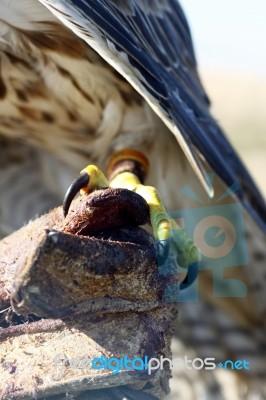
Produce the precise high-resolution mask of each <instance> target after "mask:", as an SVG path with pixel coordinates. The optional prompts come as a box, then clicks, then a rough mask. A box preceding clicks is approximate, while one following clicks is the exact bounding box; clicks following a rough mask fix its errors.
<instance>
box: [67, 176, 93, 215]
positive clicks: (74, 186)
mask: <svg viewBox="0 0 266 400" xmlns="http://www.w3.org/2000/svg"><path fill="white" fill-rule="evenodd" d="M89 181H90V176H89V174H88V173H87V172H83V173H82V174H80V176H79V177H78V178H76V179H75V180H74V181H73V182H72V183H71V185H70V186H69V188H68V190H67V192H66V194H65V197H64V201H63V212H64V217H66V216H67V213H68V210H69V207H70V205H71V203H72V200H73V199H74V197H75V196H76V194H77V193H78V192H79V191H80V190H81V189H82V188H84V186H86V185H88V184H89Z"/></svg>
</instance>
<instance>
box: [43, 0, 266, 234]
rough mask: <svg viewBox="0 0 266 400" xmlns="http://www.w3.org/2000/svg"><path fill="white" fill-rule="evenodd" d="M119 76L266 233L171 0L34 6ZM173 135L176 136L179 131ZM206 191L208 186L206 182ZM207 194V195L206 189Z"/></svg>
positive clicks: (54, 1)
mask: <svg viewBox="0 0 266 400" xmlns="http://www.w3.org/2000/svg"><path fill="white" fill-rule="evenodd" d="M40 1H41V3H43V4H44V5H46V6H48V7H49V9H50V10H51V11H52V12H53V13H54V14H55V15H56V16H57V17H58V18H59V19H60V20H61V21H62V22H63V23H64V24H65V25H67V26H68V27H70V29H72V30H73V31H74V32H75V33H76V34H77V35H79V36H80V37H82V38H83V39H84V40H85V41H86V42H87V43H88V44H89V45H90V46H92V47H93V48H94V49H95V50H96V51H97V52H98V53H99V54H100V55H101V56H102V57H103V58H104V59H105V60H106V61H107V62H109V63H110V64H111V65H112V66H113V67H114V68H115V69H117V70H118V71H119V72H120V73H121V74H122V75H123V76H124V77H125V78H126V79H127V80H128V81H129V82H130V83H131V84H132V85H133V86H134V88H135V89H136V90H137V91H138V92H139V93H140V94H142V96H143V97H144V98H145V99H146V100H147V101H148V102H149V104H150V105H151V107H152V108H153V109H154V111H155V112H156V113H157V114H158V115H159V116H160V117H161V118H162V120H163V121H164V122H165V123H166V125H167V126H168V127H169V128H170V130H171V131H172V132H173V134H174V135H175V136H176V138H177V140H178V142H179V144H180V146H181V147H182V149H183V150H184V152H185V154H186V155H187V157H188V159H189V161H190V163H191V164H192V166H193V167H194V170H195V172H196V173H197V174H198V176H199V178H200V179H201V180H202V182H205V180H204V179H205V178H204V168H203V167H202V164H201V160H200V159H201V158H202V157H203V158H204V159H205V160H206V161H207V162H208V164H209V165H210V166H211V168H212V169H213V170H214V171H215V172H216V173H217V174H218V175H219V176H220V177H221V178H222V179H223V181H224V182H225V183H226V184H227V185H228V186H231V185H233V184H234V187H236V185H237V187H238V191H237V193H236V194H237V196H238V198H239V200H240V201H241V202H242V204H243V206H244V207H246V209H247V210H248V211H249V213H250V214H251V215H252V216H253V218H254V219H255V220H256V222H257V223H258V224H259V225H260V227H261V228H262V229H263V230H264V231H266V205H265V201H264V199H263V198H262V196H261V194H260V193H259V191H258V189H257V188H256V186H255V184H254V182H253V180H252V178H251V177H250V175H249V173H248V172H247V170H246V168H245V166H244V165H243V164H242V162H241V160H240V159H239V157H238V155H237V154H236V152H235V150H234V149H233V148H232V146H231V144H230V143H229V141H228V140H227V138H226V137H225V136H224V134H223V132H222V130H221V129H220V128H219V126H218V125H217V123H216V122H215V121H214V119H213V118H212V117H211V116H210V114H209V102H208V99H207V97H206V95H205V93H204V90H203V88H202V86H201V84H200V81H199V78H198V76H197V71H196V62H195V56H194V52H193V46H192V41H191V36H190V32H189V27H188V24H187V22H186V19H185V16H184V14H183V11H182V9H181V7H180V5H179V3H178V2H177V1H176V0H40ZM177 128H178V129H177ZM205 187H207V188H208V183H207V182H205ZM209 191H211V188H209Z"/></svg>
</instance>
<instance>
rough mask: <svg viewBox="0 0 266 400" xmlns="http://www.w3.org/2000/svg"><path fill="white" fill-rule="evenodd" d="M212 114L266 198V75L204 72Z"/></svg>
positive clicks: (215, 71) (222, 71) (205, 70)
mask: <svg viewBox="0 0 266 400" xmlns="http://www.w3.org/2000/svg"><path fill="white" fill-rule="evenodd" d="M201 76H202V80H203V84H204V86H205V88H206V90H207V93H208V94H209V97H210V99H211V101H212V105H213V106H212V114H213V115H214V116H215V118H216V119H217V121H219V123H220V125H221V126H222V127H223V128H224V130H225V132H226V133H227V135H228V137H229V138H230V140H231V142H232V143H233V145H234V146H235V148H236V149H237V150H238V152H239V153H240V155H241V157H242V159H243V160H244V162H245V164H246V165H247V166H248V168H249V171H250V172H251V174H252V176H253V177H254V179H255V180H256V182H257V184H258V186H259V187H260V188H261V190H262V191H263V193H264V196H266V75H265V77H262V76H256V75H248V74H244V73H237V72H232V71H225V70H220V71H219V70H217V69H216V70H211V69H204V70H202V71H201Z"/></svg>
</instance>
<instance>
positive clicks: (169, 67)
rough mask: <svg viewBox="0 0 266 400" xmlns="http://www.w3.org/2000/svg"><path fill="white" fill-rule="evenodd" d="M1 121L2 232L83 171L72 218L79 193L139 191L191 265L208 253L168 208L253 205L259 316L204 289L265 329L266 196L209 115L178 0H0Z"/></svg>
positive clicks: (241, 322) (159, 229) (165, 239)
mask: <svg viewBox="0 0 266 400" xmlns="http://www.w3.org/2000/svg"><path fill="white" fill-rule="evenodd" d="M0 122H1V127H0V140H1V143H2V153H3V154H4V153H5V154H9V153H10V154H11V156H12V157H11V158H12V163H13V164H12V165H11V167H10V168H5V165H4V166H3V171H4V172H5V174H3V178H1V180H0V187H1V192H2V193H3V194H1V196H2V198H3V206H2V215H3V217H2V221H1V222H0V225H1V230H2V231H3V232H5V231H6V232H8V229H9V227H7V229H6V226H7V225H8V224H9V220H8V221H7V220H6V219H5V215H10V210H13V212H12V220H13V221H15V224H17V225H19V223H21V222H22V220H23V221H25V220H26V219H27V218H31V217H32V216H33V212H35V211H36V212H43V211H44V210H45V209H47V208H48V205H49V206H50V205H51V204H50V203H52V204H56V203H57V202H58V201H59V199H60V198H62V197H63V195H64V192H65V190H66V188H67V186H68V185H69V183H70V182H71V180H72V179H73V177H74V176H75V174H76V173H77V172H78V171H80V170H81V175H80V176H79V177H78V178H77V179H75V180H74V182H73V183H72V185H71V186H70V188H69V190H68V191H67V194H66V196H65V200H64V213H65V215H66V214H67V212H68V209H69V207H70V205H71V201H72V199H73V197H74V196H75V195H76V193H77V192H78V191H79V190H81V192H82V193H88V192H90V191H92V190H95V189H98V188H105V187H108V186H111V187H124V188H127V189H130V190H133V191H136V192H137V193H139V194H140V195H142V196H143V197H144V198H145V199H146V201H147V203H148V205H149V207H150V216H151V225H152V229H153V233H154V236H155V238H156V239H157V240H158V241H160V242H161V243H163V244H166V245H168V243H169V239H170V238H171V237H172V239H173V241H174V245H175V246H176V248H177V251H178V252H180V251H181V250H182V248H183V246H184V245H185V249H186V254H188V256H187V257H184V263H183V265H182V266H183V267H190V266H193V265H194V266H195V264H198V262H199V259H200V256H199V253H198V251H197V248H196V247H195V246H194V245H193V243H192V241H191V240H190V239H189V237H188V236H187V235H186V233H185V232H184V230H183V229H182V227H180V226H179V225H178V224H177V223H176V221H174V220H173V219H171V218H169V216H168V211H170V210H179V209H181V208H189V206H190V205H192V206H194V207H195V199H202V198H204V199H208V200H207V201H213V202H214V199H216V200H217V199H221V198H223V199H224V198H226V196H224V197H223V193H224V192H226V193H227V194H228V196H230V198H231V199H233V201H238V202H240V203H241V204H242V206H243V207H244V209H245V210H246V211H245V220H246V221H247V223H246V228H245V229H246V230H248V231H249V232H251V233H248V234H247V237H248V235H249V240H248V242H249V244H250V243H251V253H250V263H251V264H252V266H253V267H254V268H253V270H252V273H251V272H250V270H249V271H248V270H245V271H242V270H241V279H243V281H245V282H246V284H247V285H248V287H249V288H251V296H252V299H253V300H252V301H254V304H256V307H255V308H256V312H254V309H252V306H251V305H250V298H249V297H248V298H245V299H243V301H242V302H241V304H236V303H234V302H233V306H232V305H229V306H228V304H231V303H230V299H229V300H228V298H227V299H222V300H221V301H218V300H217V299H215V300H213V299H211V300H210V298H209V299H208V295H206V293H205V295H206V301H209V302H210V303H211V304H215V303H216V302H217V301H218V303H219V304H218V305H219V307H221V308H222V309H223V310H225V311H226V312H227V313H228V312H229V311H228V310H229V309H230V312H229V314H231V316H232V319H233V321H234V323H236V325H237V327H238V326H241V327H243V326H244V327H245V328H246V327H247V326H248V327H249V329H250V332H249V333H248V334H247V336H248V337H249V338H250V337H251V336H252V335H253V332H254V330H255V327H254V324H253V327H252V328H251V325H252V323H254V321H256V324H257V325H256V324H255V325H256V329H257V327H258V326H261V325H262V322H261V321H262V320H261V315H263V313H265V310H266V305H265V299H264V297H265V296H264V290H263V287H265V271H264V270H263V268H262V264H259V265H258V267H257V265H256V264H258V263H257V261H258V260H256V257H255V256H254V257H253V255H255V254H258V252H260V254H262V261H263V260H264V261H265V250H264V245H263V242H264V241H265V236H264V234H265V232H266V206H265V201H264V199H263V197H262V195H261V194H260V192H259V190H258V189H257V187H256V185H255V183H254V182H253V180H252V178H251V176H250V175H249V173H248V171H247V169H246V168H245V166H244V164H243V163H242V161H241V160H240V158H239V157H238V155H237V153H236V151H235V150H234V149H233V147H232V145H231V144H230V142H229V140H228V139H227V138H226V136H225V135H224V133H223V132H222V130H221V128H220V127H219V125H218V124H217V123H216V121H215V120H214V118H213V117H212V116H211V114H210V102H209V100H208V97H207V95H206V93H205V91H204V89H203V86H202V84H201V81H200V78H199V76H198V72H197V65H196V59H195V54H194V50H193V44H192V40H191V35H190V31H189V27H188V24H187V21H186V18H185V16H184V13H183V11H182V9H181V6H180V4H179V3H178V1H177V0H64V1H63V0H62V1H61V0H54V1H50V0H40V1H37V0H20V1H16V0H0ZM11 147H12V150H10V148H11ZM14 148H15V150H14ZM3 149H5V150H3ZM9 161H10V158H9ZM20 161H21V164H19V162H20ZM18 166H19V167H18ZM13 167H14V168H13ZM23 173H24V175H22V174H23ZM22 176H23V178H21V179H19V177H22ZM23 179H24V180H23ZM22 180H23V182H22ZM16 182H17V183H16ZM26 182H31V184H29V183H26ZM26 185H27V187H28V189H27V190H25V186H26ZM19 188H20V191H18V189H19ZM182 188H185V189H186V190H185V192H186V193H189V194H190V196H189V198H187V197H186V196H184V190H182ZM14 191H15V192H16V193H15V194H14ZM34 195H35V199H37V200H36V201H35V202H34V205H33V206H30V205H29V204H32V202H33V201H32V199H33V198H34ZM18 199H19V201H18ZM47 199H50V200H47ZM217 201H218V200H217ZM14 202H15V204H16V205H15V206H13V205H14ZM248 214H249V215H248ZM250 217H251V218H250ZM250 227H251V228H250ZM10 229H12V227H11V228H10ZM173 232H175V234H174V235H173ZM253 232H256V234H255V238H257V239H256V240H255V241H254V235H253ZM180 243H181V244H180ZM258 249H259V250H258ZM253 260H254V263H253ZM260 261H261V260H260ZM256 267H257V269H256ZM258 282H259V283H260V287H259V288H257V290H255V289H254V287H255V286H256V284H257V285H258ZM263 285H264V286H263ZM188 306H189V307H190V309H191V308H192V307H193V305H192V304H190V305H188ZM254 314H256V316H255V315H254ZM253 328H254V329H253ZM221 329H222V328H221ZM252 338H253V336H252ZM223 344H225V343H223ZM225 345H226V346H227V347H228V346H229V347H230V345H228V343H226V344H225ZM198 350H199V351H201V350H202V349H201V348H200V345H199V349H198ZM230 351H232V349H230ZM230 351H229V353H230ZM254 352H257V353H258V357H260V351H259V349H258V348H256V349H255V350H254V351H253V353H254Z"/></svg>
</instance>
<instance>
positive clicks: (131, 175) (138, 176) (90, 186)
mask: <svg viewBox="0 0 266 400" xmlns="http://www.w3.org/2000/svg"><path fill="white" fill-rule="evenodd" d="M147 167H148V161H147V159H146V157H145V156H144V155H143V154H142V153H139V152H137V151H134V150H124V151H122V152H119V153H116V154H115V155H114V157H113V158H112V159H111V162H110V164H109V168H108V171H109V175H110V181H109V182H108V180H107V178H106V177H105V175H104V174H103V172H102V171H101V170H100V169H99V168H98V167H96V166H95V165H88V166H87V167H86V168H84V169H83V170H82V171H81V173H80V174H81V175H80V177H79V178H77V179H76V180H75V181H74V182H73V183H72V185H71V186H70V188H69V189H68V191H67V193H66V196H65V200H64V205H63V209H64V214H65V216H66V214H67V212H68V209H69V206H70V204H71V201H72V200H73V198H74V196H75V195H76V194H77V192H78V191H79V190H80V192H81V194H86V193H87V194H88V193H90V192H92V191H94V190H96V189H103V188H107V187H112V188H124V189H128V190H131V191H133V192H136V193H138V194H139V195H140V196H142V197H143V198H144V199H145V200H146V202H147V204H148V206H149V209H150V221H151V226H152V229H153V234H154V237H155V239H156V241H157V244H158V246H157V248H158V249H159V252H158V254H159V258H160V260H159V261H160V264H163V263H164V262H165V261H166V259H167V257H168V254H169V249H170V245H171V249H172V250H173V251H174V252H175V253H176V259H177V262H178V265H179V266H180V267H182V268H188V269H189V270H190V271H191V273H190V276H189V277H188V284H191V283H192V282H193V281H194V279H195V278H196V276H197V272H198V267H199V261H200V254H199V251H198V249H197V247H196V246H195V244H194V243H193V242H192V240H191V239H190V238H189V237H188V236H187V234H186V233H185V231H184V230H183V229H182V228H181V227H179V225H178V224H177V223H176V222H175V221H174V220H172V219H171V218H170V217H169V215H168V214H167V212H166V210H165V208H164V205H163V203H162V200H161V198H160V195H159V193H158V191H157V190H156V188H154V187H152V186H145V185H143V184H142V179H143V178H144V175H145V173H146V171H147ZM190 267H191V268H190ZM188 284H186V285H184V284H183V288H185V287H186V286H188Z"/></svg>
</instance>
